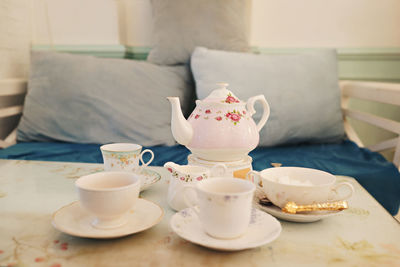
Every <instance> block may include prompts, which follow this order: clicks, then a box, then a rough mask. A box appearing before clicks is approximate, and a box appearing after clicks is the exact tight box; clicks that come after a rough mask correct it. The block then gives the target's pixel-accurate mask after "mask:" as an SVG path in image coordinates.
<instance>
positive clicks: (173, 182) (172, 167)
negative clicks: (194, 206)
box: [164, 162, 228, 211]
mask: <svg viewBox="0 0 400 267" xmlns="http://www.w3.org/2000/svg"><path fill="white" fill-rule="evenodd" d="M164 167H165V168H166V169H167V170H168V171H169V172H170V173H171V179H170V181H169V186H168V195H167V202H168V204H169V206H170V207H171V208H173V209H174V210H176V211H179V210H182V209H184V208H187V207H188V206H187V205H186V203H185V202H184V200H183V196H182V189H183V187H184V186H185V185H188V184H195V183H197V182H199V181H202V180H204V179H208V178H210V177H213V176H226V174H227V172H228V169H227V168H226V166H225V164H223V163H219V164H216V165H214V166H213V167H212V168H206V167H200V166H194V165H178V164H176V163H173V162H167V163H165V164H164ZM193 194H194V193H193ZM194 197H195V196H192V198H194Z"/></svg>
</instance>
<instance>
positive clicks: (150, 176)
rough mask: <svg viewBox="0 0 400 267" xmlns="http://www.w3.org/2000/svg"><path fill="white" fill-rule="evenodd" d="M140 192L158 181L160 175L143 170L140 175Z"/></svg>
mask: <svg viewBox="0 0 400 267" xmlns="http://www.w3.org/2000/svg"><path fill="white" fill-rule="evenodd" d="M138 175H139V176H140V182H141V185H140V191H144V190H146V189H148V188H149V187H150V186H151V185H153V184H155V183H156V182H158V181H160V179H161V175H160V174H159V173H157V172H155V171H153V170H150V169H143V170H141V172H140V173H138Z"/></svg>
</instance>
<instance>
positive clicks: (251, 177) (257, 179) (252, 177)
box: [246, 171, 262, 188]
mask: <svg viewBox="0 0 400 267" xmlns="http://www.w3.org/2000/svg"><path fill="white" fill-rule="evenodd" d="M246 180H247V181H250V182H252V183H254V184H255V185H256V186H257V187H258V188H261V187H262V183H261V176H260V173H259V172H257V171H249V172H248V173H247V174H246Z"/></svg>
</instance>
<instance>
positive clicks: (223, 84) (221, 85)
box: [217, 82, 229, 89]
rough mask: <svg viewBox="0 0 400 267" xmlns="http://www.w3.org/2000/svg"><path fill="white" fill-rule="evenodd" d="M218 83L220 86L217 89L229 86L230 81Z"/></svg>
mask: <svg viewBox="0 0 400 267" xmlns="http://www.w3.org/2000/svg"><path fill="white" fill-rule="evenodd" d="M217 85H218V88H217V89H226V87H228V86H229V83H225V82H218V83H217Z"/></svg>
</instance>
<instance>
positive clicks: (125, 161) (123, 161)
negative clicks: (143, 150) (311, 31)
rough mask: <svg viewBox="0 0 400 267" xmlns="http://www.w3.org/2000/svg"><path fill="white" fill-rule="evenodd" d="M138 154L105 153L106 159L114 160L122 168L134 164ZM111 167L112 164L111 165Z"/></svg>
mask: <svg viewBox="0 0 400 267" xmlns="http://www.w3.org/2000/svg"><path fill="white" fill-rule="evenodd" d="M137 156H138V154H126V153H113V152H111V153H105V157H106V159H116V160H117V162H116V163H117V164H118V165H121V166H122V167H125V166H128V165H129V164H133V163H135V160H134V159H136V157H137ZM111 165H113V163H112V164H111Z"/></svg>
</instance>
